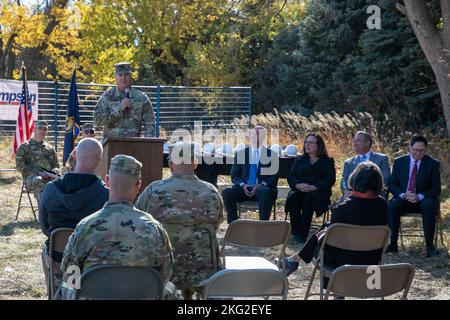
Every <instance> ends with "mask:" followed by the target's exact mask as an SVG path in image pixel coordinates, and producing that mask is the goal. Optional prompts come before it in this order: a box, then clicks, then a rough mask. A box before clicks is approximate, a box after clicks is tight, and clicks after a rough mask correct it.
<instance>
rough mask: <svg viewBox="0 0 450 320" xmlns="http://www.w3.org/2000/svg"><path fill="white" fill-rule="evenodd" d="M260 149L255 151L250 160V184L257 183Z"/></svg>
mask: <svg viewBox="0 0 450 320" xmlns="http://www.w3.org/2000/svg"><path fill="white" fill-rule="evenodd" d="M258 160H259V159H258V150H255V151H254V152H253V157H252V159H251V161H250V175H249V177H248V183H247V184H248V185H250V186H254V185H255V184H256V175H257V173H258Z"/></svg>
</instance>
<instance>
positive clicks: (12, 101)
mask: <svg viewBox="0 0 450 320" xmlns="http://www.w3.org/2000/svg"><path fill="white" fill-rule="evenodd" d="M28 91H29V94H30V101H31V107H32V108H33V118H34V120H37V118H38V105H39V102H38V97H39V96H38V83H37V82H33V81H28ZM21 99H22V81H15V80H0V120H17V114H18V112H19V105H20V100H21Z"/></svg>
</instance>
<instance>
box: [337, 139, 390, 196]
mask: <svg viewBox="0 0 450 320" xmlns="http://www.w3.org/2000/svg"><path fill="white" fill-rule="evenodd" d="M372 142H373V141H372V137H371V136H370V135H369V134H368V133H367V132H364V131H358V132H357V133H356V134H355V136H354V137H353V150H355V152H356V155H355V156H354V157H352V158H349V159H347V160H345V162H344V170H343V172H342V177H341V191H342V198H341V199H342V200H344V199H346V198H348V196H349V195H350V194H351V192H352V191H351V190H350V189H349V187H348V179H349V177H350V175H351V173H352V172H353V171H354V170H355V168H356V166H357V165H358V164H359V163H361V162H364V161H371V162H373V163H375V164H376V165H377V166H378V167H379V168H380V170H381V173H382V174H383V181H384V185H385V186H386V185H387V182H388V179H389V174H390V171H391V170H390V168H389V159H388V157H387V156H386V155H385V154H383V153H377V152H373V151H371V148H372ZM381 195H382V196H383V197H384V198H386V199H387V192H382V194H381Z"/></svg>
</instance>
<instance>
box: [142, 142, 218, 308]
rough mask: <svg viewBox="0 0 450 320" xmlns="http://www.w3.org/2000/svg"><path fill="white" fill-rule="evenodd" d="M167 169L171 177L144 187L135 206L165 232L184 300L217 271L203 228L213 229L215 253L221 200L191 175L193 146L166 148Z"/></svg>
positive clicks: (175, 275)
mask: <svg viewBox="0 0 450 320" xmlns="http://www.w3.org/2000/svg"><path fill="white" fill-rule="evenodd" d="M169 167H170V170H171V172H172V176H171V177H170V178H168V179H165V180H161V181H155V182H153V183H151V184H150V185H149V186H147V188H145V190H144V191H143V192H142V194H141V195H140V197H139V199H138V200H137V202H136V207H137V208H138V209H141V210H143V211H146V212H148V213H150V214H151V215H152V216H153V217H154V218H155V219H156V220H158V221H159V222H161V223H162V224H163V226H164V228H165V229H166V230H167V232H168V233H169V236H170V240H171V243H172V244H173V246H174V252H175V253H174V258H175V262H174V272H173V276H172V281H173V282H174V284H175V285H176V287H177V288H178V289H181V290H183V295H184V297H185V299H192V296H193V294H194V292H195V291H197V293H198V291H199V289H200V287H201V282H202V281H204V280H206V279H208V278H209V277H210V276H211V275H213V274H214V273H215V272H216V271H217V270H218V268H219V265H218V264H219V259H218V256H217V255H216V256H215V257H212V256H211V252H212V250H211V240H210V235H209V233H208V232H206V231H205V228H208V229H211V230H213V232H214V234H213V238H214V240H213V241H214V246H215V252H216V253H218V252H219V250H218V243H217V239H216V237H215V235H216V232H217V229H218V228H219V225H220V223H221V222H222V219H223V205H222V199H221V197H220V195H219V193H218V191H217V189H216V188H215V187H214V186H213V185H212V184H210V183H208V182H206V181H203V180H200V179H199V178H197V177H196V176H195V175H194V170H195V168H196V167H197V161H196V159H195V156H194V145H193V144H190V143H177V144H175V145H173V146H170V151H169ZM205 225H206V226H205ZM211 261H216V264H215V265H213V264H212V263H211Z"/></svg>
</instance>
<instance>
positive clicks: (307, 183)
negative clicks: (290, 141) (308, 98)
mask: <svg viewBox="0 0 450 320" xmlns="http://www.w3.org/2000/svg"><path fill="white" fill-rule="evenodd" d="M287 180H288V183H289V186H290V187H291V190H290V191H289V194H288V196H287V198H286V205H285V212H289V214H290V217H291V219H290V220H291V227H292V229H291V232H292V235H293V236H294V239H296V240H298V241H299V242H305V241H306V238H307V237H308V234H309V228H310V226H311V220H312V217H313V214H314V212H316V215H317V216H320V215H322V214H323V213H325V212H326V211H327V210H328V205H329V204H330V197H331V188H332V187H333V185H334V183H335V181H336V170H335V168H334V160H333V158H331V157H329V156H328V152H327V148H326V146H325V142H324V141H323V139H322V137H321V136H319V135H318V134H309V135H307V136H306V138H305V141H304V146H303V155H301V156H298V157H297V159H295V162H294V165H293V166H292V169H291V172H290V174H289V177H288V179H287Z"/></svg>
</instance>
